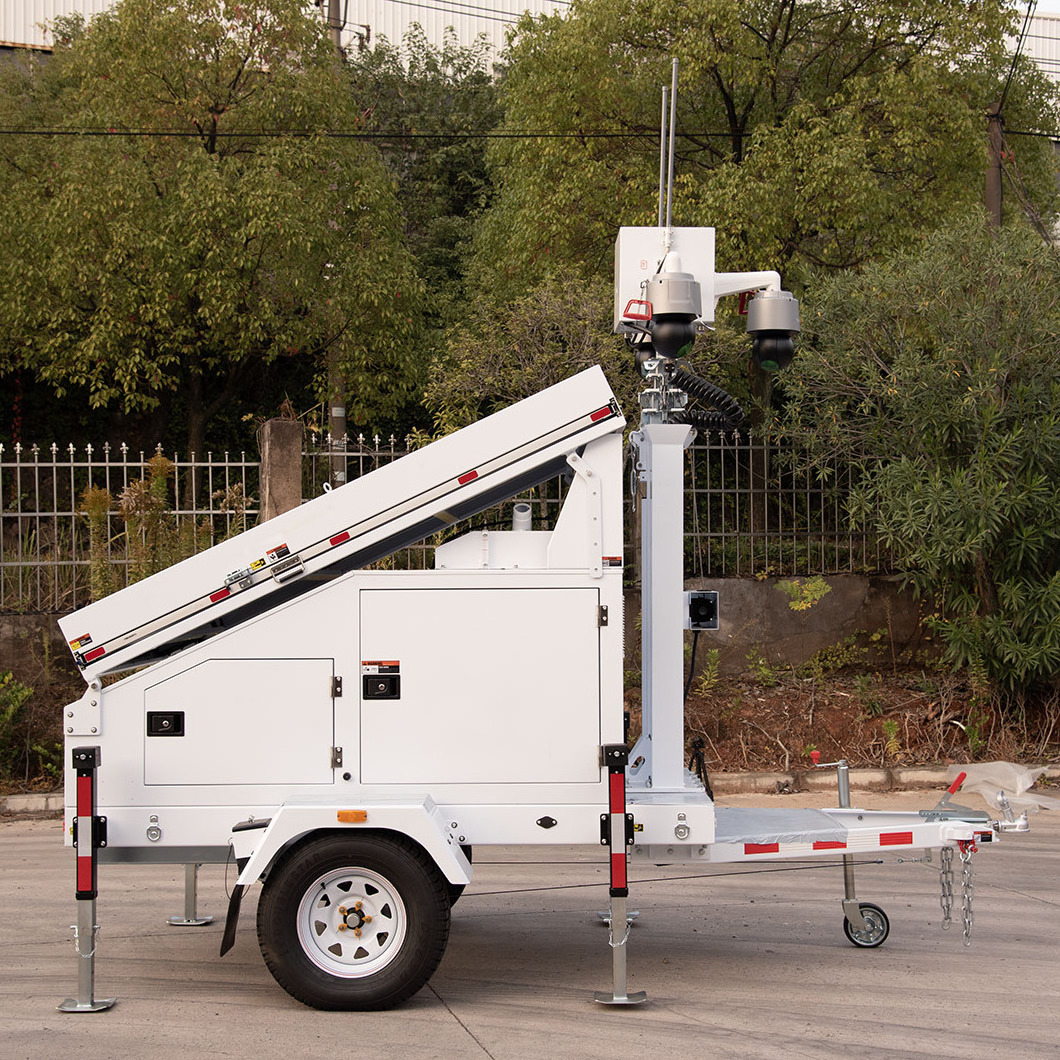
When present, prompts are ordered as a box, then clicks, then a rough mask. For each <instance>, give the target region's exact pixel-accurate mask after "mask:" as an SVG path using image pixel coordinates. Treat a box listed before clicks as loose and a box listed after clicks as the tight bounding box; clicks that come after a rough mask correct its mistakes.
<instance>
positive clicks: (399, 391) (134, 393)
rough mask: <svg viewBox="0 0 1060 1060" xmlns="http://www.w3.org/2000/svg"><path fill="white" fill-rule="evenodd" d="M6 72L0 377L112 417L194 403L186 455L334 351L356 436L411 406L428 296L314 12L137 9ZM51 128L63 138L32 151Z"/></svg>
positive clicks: (137, 0) (148, 4)
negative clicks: (212, 424)
mask: <svg viewBox="0 0 1060 1060" xmlns="http://www.w3.org/2000/svg"><path fill="white" fill-rule="evenodd" d="M60 35H61V36H62V37H63V38H64V39H62V40H60V42H59V43H58V45H57V47H56V51H55V54H54V55H53V56H52V57H51V58H49V59H47V60H46V61H44V62H41V63H39V64H30V65H28V66H24V65H23V66H20V65H16V64H10V65H9V68H8V69H7V70H5V71H4V73H3V80H2V83H0V121H2V124H3V125H4V126H7V127H8V128H17V129H21V130H24V131H25V133H26V134H27V135H22V136H14V135H8V136H5V137H4V138H3V143H2V145H0V168H2V170H3V172H4V176H3V179H2V182H0V223H2V225H3V227H4V230H5V232H6V235H7V239H8V244H9V253H8V254H6V255H5V256H4V259H3V261H2V263H0V336H2V338H0V371H4V370H12V369H18V368H22V369H26V370H28V371H30V372H32V373H34V374H35V375H36V376H37V378H39V379H41V380H43V381H45V382H47V383H48V384H50V385H51V386H52V387H54V389H55V392H56V393H57V394H58V395H60V396H61V395H62V394H63V393H64V392H65V391H67V390H68V389H69V388H81V389H82V390H83V391H87V394H88V396H89V400H90V402H91V404H92V405H93V406H94V407H103V406H110V405H119V406H120V407H122V408H124V409H126V410H149V409H157V408H159V407H163V408H164V407H165V406H166V405H167V404H168V403H170V402H172V401H174V395H175V394H179V395H180V396H181V398H182V400H183V401H184V402H185V403H186V408H187V411H186V415H187V418H188V437H187V444H188V447H189V448H190V449H191V450H193V451H197V452H201V451H202V449H203V444H204V438H205V428H206V424H207V423H208V421H209V420H210V418H211V416H213V415H214V414H215V413H216V412H217V411H218V410H219V409H221V408H222V407H224V405H225V404H226V403H227V402H230V401H232V400H233V399H235V398H236V397H238V395H240V394H241V393H242V392H243V391H245V389H246V388H247V387H248V386H249V385H250V384H251V382H252V381H253V380H254V379H255V378H256V377H257V376H258V375H260V373H261V372H262V370H263V368H264V366H266V365H269V364H273V363H277V362H280V361H282V360H284V359H287V358H297V359H299V360H302V359H305V358H309V359H311V360H312V361H313V363H314V365H322V364H323V360H324V357H325V355H326V353H327V351H328V350H332V349H337V350H338V351H339V357H340V360H341V363H342V365H343V367H344V369H345V372H346V377H347V381H348V386H349V399H348V405H349V406H350V409H351V415H350V418H351V421H353V422H360V423H366V422H368V421H370V420H371V421H373V422H375V423H379V421H380V420H385V419H386V418H387V417H391V416H393V415H394V414H396V413H397V412H398V411H399V410H400V408H401V407H402V405H403V403H404V402H406V401H407V400H408V398H409V397H410V395H411V394H412V390H413V386H414V373H413V372H412V368H413V366H414V362H415V360H416V356H415V349H416V344H415V342H414V337H415V334H416V327H415V322H416V317H417V312H418V308H417V307H418V302H419V284H418V280H417V277H416V275H415V272H414V269H413V266H412V263H411V260H410V258H409V256H408V255H407V254H406V253H405V251H404V250H403V248H402V247H401V244H400V224H399V217H398V212H397V208H396V204H395V201H394V197H393V194H392V191H391V187H390V182H389V180H388V178H387V176H386V174H385V172H384V171H383V169H382V167H381V165H380V163H379V160H378V157H377V156H376V155H375V154H374V153H373V152H372V150H371V149H370V148H366V147H364V146H363V145H360V144H357V143H355V142H353V141H350V140H344V139H340V138H335V137H331V136H329V135H328V133H329V132H330V131H332V130H340V131H341V130H351V129H353V128H355V126H356V121H357V117H358V115H357V112H356V110H355V107H354V103H353V100H352V97H351V95H350V93H349V90H348V85H347V83H346V79H345V77H344V76H343V73H342V70H341V67H340V66H339V64H338V63H337V61H336V60H335V57H334V56H333V54H332V51H331V48H330V45H329V43H328V41H327V38H326V36H325V34H324V32H323V30H322V28H321V25H320V23H319V21H318V20H315V19H313V18H311V17H309V16H308V15H306V14H305V12H304V11H303V8H302V5H301V4H300V3H299V2H298V0H248V2H243V3H237V2H233V0H180V2H175V0H171V2H163V3H158V2H157V0H120V2H119V3H118V4H117V5H116V6H115V7H114V8H112V9H111V10H110V11H108V12H106V13H104V14H101V15H99V16H97V17H96V18H94V19H93V20H92V21H91V23H90V24H89V25H88V26H87V27H79V26H78V25H77V24H76V22H72V21H68V22H66V23H65V24H63V25H62V26H61V27H60ZM45 130H55V131H57V132H56V133H55V134H54V135H46V136H43V135H29V134H34V133H41V132H43V131H45Z"/></svg>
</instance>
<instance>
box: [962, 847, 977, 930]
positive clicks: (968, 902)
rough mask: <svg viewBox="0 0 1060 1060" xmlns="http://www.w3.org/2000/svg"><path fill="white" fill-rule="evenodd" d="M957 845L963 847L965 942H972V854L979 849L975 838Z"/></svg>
mask: <svg viewBox="0 0 1060 1060" xmlns="http://www.w3.org/2000/svg"><path fill="white" fill-rule="evenodd" d="M957 845H958V846H959V847H960V849H961V915H962V918H963V920H964V944H965V946H970V945H971V944H972V922H973V920H974V919H975V917H974V915H973V913H972V892H973V891H974V890H975V887H974V885H973V884H972V855H973V854H974V853H975V852H976V851H977V850H978V849H979V848H978V847H977V846H976V845H975V842H974V841H973V840H970V839H962V840H959V841H958V843H957Z"/></svg>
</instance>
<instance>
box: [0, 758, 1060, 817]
mask: <svg viewBox="0 0 1060 1060" xmlns="http://www.w3.org/2000/svg"><path fill="white" fill-rule="evenodd" d="M949 769H950V767H949V766H915V767H909V768H901V767H898V766H895V767H894V768H891V769H886V768H885V769H852V770H851V771H850V786H851V788H853V789H856V790H858V791H906V790H909V789H915V788H946V787H949V783H950V777H949ZM1042 779H1044V780H1048V781H1052V782H1056V781H1060V766H1058V765H1051V766H1046V767H1045V772H1044V773H1043V774H1042ZM710 785H711V787H712V788H713V789H714V792H715V794H716V795H751V794H762V795H777V794H789V793H791V792H795V791H834V790H835V786H836V779H835V773H834V772H833V771H832V770H830V769H820V770H816V769H812V770H802V769H796V770H792V771H791V772H788V773H711V774H710ZM62 812H63V793H62V792H61V791H54V792H50V793H48V794H43V795H0V816H11V815H16V814H29V813H35V814H42V813H44V814H55V815H56V816H58V815H59V814H61V813H62Z"/></svg>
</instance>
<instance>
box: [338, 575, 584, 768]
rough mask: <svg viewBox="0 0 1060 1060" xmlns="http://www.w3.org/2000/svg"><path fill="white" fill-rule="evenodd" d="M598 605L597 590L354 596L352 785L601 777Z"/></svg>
mask: <svg viewBox="0 0 1060 1060" xmlns="http://www.w3.org/2000/svg"><path fill="white" fill-rule="evenodd" d="M598 604H599V593H598V591H597V590H596V589H594V588H575V589H569V588H567V589H542V588H527V589H459V588H453V589H430V590H423V589H364V590H362V591H361V593H360V629H361V645H360V647H361V663H362V676H361V687H360V689H359V691H360V694H361V763H360V766H361V780H362V781H363V782H365V783H369V784H446V783H453V784H464V783H472V784H476V783H494V784H504V783H510V784H521V783H595V782H596V781H598V780H599V776H600V774H599V745H600V635H599V627H598V624H597V623H598V616H597V609H598ZM383 678H387V679H388V680H384V679H383ZM395 678H396V679H397V680H394V679H395Z"/></svg>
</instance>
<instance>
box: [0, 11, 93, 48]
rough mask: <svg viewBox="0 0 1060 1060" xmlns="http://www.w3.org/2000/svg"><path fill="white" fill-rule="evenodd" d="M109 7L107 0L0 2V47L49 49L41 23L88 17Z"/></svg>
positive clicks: (50, 41) (47, 36) (46, 36)
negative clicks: (61, 17) (60, 18)
mask: <svg viewBox="0 0 1060 1060" xmlns="http://www.w3.org/2000/svg"><path fill="white" fill-rule="evenodd" d="M110 5H111V0H0V47H9V48H10V47H15V48H50V47H51V45H52V40H51V37H50V36H49V35H48V34H47V33H46V32H45V30H44V24H45V23H47V22H50V21H51V20H52V19H54V18H58V17H59V16H60V15H72V14H74V13H75V12H78V11H79V12H81V14H83V15H84V16H85V18H90V17H91V16H92V15H96V14H99V12H100V11H105V10H106V9H107V8H108V7H110Z"/></svg>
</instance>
